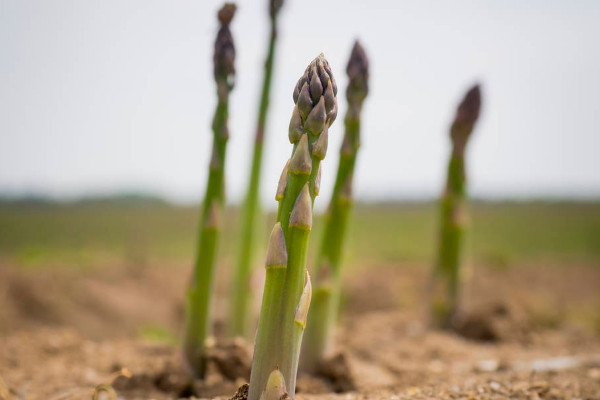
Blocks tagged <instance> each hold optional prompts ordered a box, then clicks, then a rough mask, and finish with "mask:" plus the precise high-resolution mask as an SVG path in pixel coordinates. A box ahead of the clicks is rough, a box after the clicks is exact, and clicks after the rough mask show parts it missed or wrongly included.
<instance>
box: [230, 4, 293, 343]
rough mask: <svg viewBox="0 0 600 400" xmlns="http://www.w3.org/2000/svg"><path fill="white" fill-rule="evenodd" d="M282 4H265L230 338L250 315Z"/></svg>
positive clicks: (242, 332)
mask: <svg viewBox="0 0 600 400" xmlns="http://www.w3.org/2000/svg"><path fill="white" fill-rule="evenodd" d="M282 5H283V0H270V1H269V15H270V21H271V34H270V36H269V47H268V51H267V59H266V60H265V71H264V76H263V85H262V92H261V95H260V106H259V109H258V121H257V124H256V133H255V136H254V152H253V154H252V167H251V169H250V180H249V181H248V191H247V192H246V199H245V201H244V206H243V208H242V216H241V218H242V226H241V231H240V241H239V244H240V248H239V253H238V260H237V269H236V271H235V275H234V278H233V279H234V280H233V290H232V291H231V301H230V310H229V334H230V335H231V336H247V333H248V327H249V322H250V316H249V315H248V314H249V313H248V308H249V307H250V305H251V304H252V297H253V296H252V291H251V290H250V278H251V276H252V262H253V260H254V245H255V243H254V236H255V234H256V232H257V230H256V226H255V225H256V221H257V220H258V217H259V215H260V207H259V206H260V205H259V199H258V197H259V192H260V170H261V165H262V153H263V142H264V135H265V129H266V120H267V111H268V109H269V92H270V89H271V80H272V79H271V77H272V75H273V62H274V59H275V43H276V40H277V16H278V15H279V10H281V6H282Z"/></svg>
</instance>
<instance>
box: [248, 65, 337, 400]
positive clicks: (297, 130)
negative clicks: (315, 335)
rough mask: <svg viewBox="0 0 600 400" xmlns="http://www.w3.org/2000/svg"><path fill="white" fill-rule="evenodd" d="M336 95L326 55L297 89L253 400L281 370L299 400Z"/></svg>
mask: <svg viewBox="0 0 600 400" xmlns="http://www.w3.org/2000/svg"><path fill="white" fill-rule="evenodd" d="M336 95H337V85H336V83H335V80H334V79H333V75H332V74H331V69H330V68H329V64H328V63H327V61H326V60H325V57H324V56H323V55H322V54H321V55H320V56H319V57H317V58H316V59H315V60H313V61H312V62H311V63H310V65H309V66H308V68H307V69H306V71H305V72H304V75H302V77H301V78H300V80H299V81H298V83H297V84H296V88H295V90H294V95H293V98H294V102H295V103H296V105H295V107H294V111H293V113H292V118H291V121H290V127H289V139H290V142H291V143H293V145H294V146H293V151H292V156H291V158H290V160H289V161H288V163H287V164H286V166H285V167H284V169H283V172H282V174H281V179H280V182H279V184H278V186H277V192H276V195H275V199H276V200H277V201H279V208H278V212H277V223H276V224H275V227H274V228H273V231H272V233H271V239H270V241H269V247H268V250H267V260H266V278H265V289H264V293H263V301H262V308H261V312H260V318H259V322H258V331H257V334H256V343H255V347H254V358H253V360H252V372H251V375H250V389H249V393H248V399H249V400H259V398H260V396H261V393H262V392H263V390H265V388H266V384H267V380H268V378H269V376H270V375H271V374H272V373H273V371H274V370H275V369H276V368H277V367H278V368H279V371H280V373H281V376H282V378H283V382H284V384H285V387H286V388H287V390H288V391H289V393H290V395H291V396H292V397H293V396H294V391H295V388H296V373H297V369H298V357H299V355H300V345H301V341H302V335H303V333H304V328H305V326H306V318H307V315H308V307H309V305H310V297H311V292H312V289H311V284H310V277H309V276H308V272H307V271H306V251H307V247H308V237H309V234H310V230H311V227H312V205H313V203H314V199H315V196H317V195H318V192H319V184H320V183H319V181H320V173H319V170H320V165H321V160H323V158H325V154H326V151H327V135H328V129H329V126H330V125H331V123H332V122H333V121H334V120H335V117H336V115H337V99H336Z"/></svg>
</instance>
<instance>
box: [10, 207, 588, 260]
mask: <svg viewBox="0 0 600 400" xmlns="http://www.w3.org/2000/svg"><path fill="white" fill-rule="evenodd" d="M197 209H198V208H197V207H191V206H187V207H178V206H173V205H169V204H166V203H163V202H160V201H143V200H140V199H130V201H116V202H112V201H108V200H107V201H90V202H77V203H71V204H56V203H46V202H27V203H22V202H12V203H11V202H4V203H2V202H0V262H3V263H4V262H9V263H11V264H16V265H19V266H24V267H43V266H46V265H57V264H61V265H62V264H64V265H72V266H77V267H87V266H93V265H101V264H102V263H105V262H114V261H117V262H123V261H124V262H125V263H136V264H143V263H146V262H178V263H182V264H184V265H188V266H189V265H191V260H192V259H193V255H194V241H195V237H196V225H197V217H198V213H197ZM437 211H438V208H437V205H436V204H434V203H414V204H380V205H365V204H359V205H357V207H356V209H355V211H354V218H353V220H352V222H351V225H350V232H349V234H348V240H349V243H348V246H347V260H348V262H349V263H350V264H353V265H361V264H363V263H373V262H375V263H415V264H430V263H431V262H432V261H433V256H434V250H435V246H436V242H437V234H436V230H437V217H438V215H437ZM470 216H471V230H470V232H469V235H468V248H469V254H470V258H471V260H473V261H474V262H476V263H485V264H487V265H491V266H494V267H508V266H511V265H514V264H518V263H523V262H537V261H550V262H553V263H554V262H567V261H577V260H581V261H596V260H600V203H551V202H535V203H483V202H474V203H472V204H471V205H470ZM266 219H267V220H268V222H265V224H264V229H263V231H264V232H263V233H264V234H263V235H262V237H263V241H262V244H263V245H264V244H265V243H266V239H264V238H266V237H267V236H268V232H269V227H270V225H271V224H270V223H269V222H270V221H272V220H273V219H274V217H273V216H272V215H269V216H267V217H266ZM223 222H224V225H225V229H224V234H223V240H222V246H221V251H222V253H223V256H224V257H225V259H226V260H228V261H231V260H232V259H233V258H234V257H235V254H234V251H235V249H236V247H235V243H233V240H235V239H236V237H237V236H236V235H235V232H236V230H237V228H238V226H237V210H236V209H233V208H229V209H228V210H227V215H226V218H225V220H224V221H223ZM313 225H314V227H315V229H314V232H313V234H312V235H311V251H312V252H314V248H315V247H316V246H315V242H316V241H317V240H320V239H319V238H320V227H321V224H320V223H319V221H318V219H317V220H316V221H315V223H314V224H313ZM258 254H259V255H260V256H261V257H262V255H264V251H259V252H258ZM599 265H600V263H599Z"/></svg>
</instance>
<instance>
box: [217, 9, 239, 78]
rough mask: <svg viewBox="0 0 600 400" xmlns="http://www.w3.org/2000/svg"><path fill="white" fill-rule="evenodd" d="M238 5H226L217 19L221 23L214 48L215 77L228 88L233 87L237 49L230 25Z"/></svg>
mask: <svg viewBox="0 0 600 400" xmlns="http://www.w3.org/2000/svg"><path fill="white" fill-rule="evenodd" d="M235 10H236V5H235V4H233V3H225V5H223V7H222V8H221V9H220V10H219V13H218V14H217V17H218V18H219V22H220V23H221V27H220V28H219V32H218V33H217V39H216V40H215V47H214V56H213V61H214V64H215V66H214V75H215V79H216V80H217V82H220V81H223V82H224V83H226V86H227V87H228V88H232V87H233V76H234V74H235V67H234V60H235V47H234V45H233V36H232V35H231V31H230V30H229V24H230V23H231V20H232V19H233V16H234V15H235Z"/></svg>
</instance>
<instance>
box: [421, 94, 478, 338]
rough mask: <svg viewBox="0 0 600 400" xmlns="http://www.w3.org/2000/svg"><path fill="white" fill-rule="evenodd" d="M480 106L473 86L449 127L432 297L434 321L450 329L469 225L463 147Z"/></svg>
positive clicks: (464, 147)
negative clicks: (446, 163)
mask: <svg viewBox="0 0 600 400" xmlns="http://www.w3.org/2000/svg"><path fill="white" fill-rule="evenodd" d="M480 108H481V91H480V88H479V85H475V86H473V87H472V88H471V89H470V90H469V91H468V92H467V94H466V96H465V98H464V99H463V101H462V102H461V103H460V105H459V106H458V110H457V112H456V117H455V119H454V122H453V123H452V126H451V127H450V138H451V140H452V153H451V155H450V160H449V162H448V172H447V177H446V187H445V190H444V193H443V194H442V197H441V200H440V218H441V222H440V233H439V239H438V240H439V245H438V254H437V260H436V264H435V268H434V276H433V285H432V299H431V313H432V318H433V323H434V325H435V326H437V327H440V328H452V326H453V323H454V321H455V320H456V317H457V315H458V313H459V311H460V310H459V308H460V289H461V288H460V286H461V258H462V257H461V256H462V254H461V253H462V246H463V241H464V236H465V233H466V230H467V225H468V215H467V212H466V200H467V195H466V175H465V149H466V145H467V142H468V140H469V137H470V136H471V133H472V131H473V127H474V126H475V123H476V122H477V118H478V117H479V111H480Z"/></svg>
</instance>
